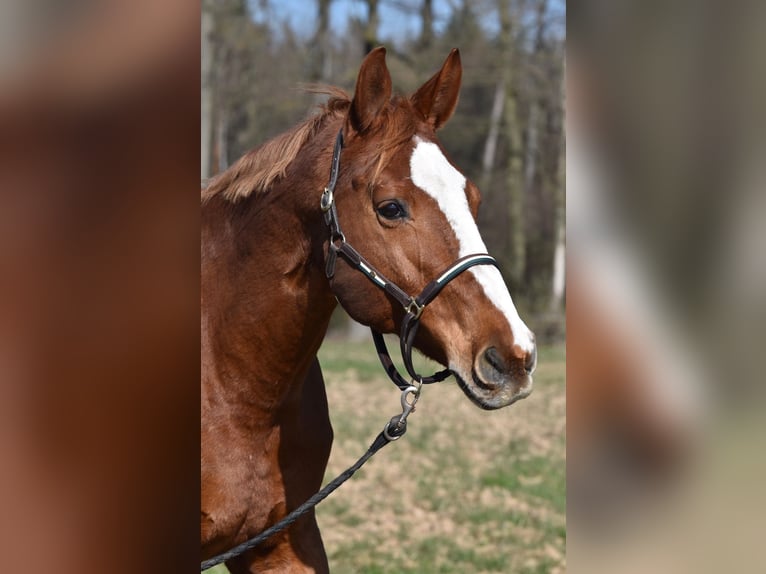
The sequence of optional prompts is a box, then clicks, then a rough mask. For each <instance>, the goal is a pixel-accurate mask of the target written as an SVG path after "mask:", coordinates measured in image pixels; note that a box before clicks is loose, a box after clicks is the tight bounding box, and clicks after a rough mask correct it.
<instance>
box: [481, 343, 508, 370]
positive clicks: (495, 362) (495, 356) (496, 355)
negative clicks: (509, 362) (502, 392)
mask: <svg viewBox="0 0 766 574" xmlns="http://www.w3.org/2000/svg"><path fill="white" fill-rule="evenodd" d="M484 359H485V360H486V361H487V362H488V363H489V364H490V365H491V366H492V368H493V369H495V370H496V371H497V372H499V373H505V372H507V371H508V367H507V366H506V364H505V361H503V357H502V356H501V355H500V352H499V351H498V350H497V349H496V348H495V347H489V348H488V349H487V350H486V351H484Z"/></svg>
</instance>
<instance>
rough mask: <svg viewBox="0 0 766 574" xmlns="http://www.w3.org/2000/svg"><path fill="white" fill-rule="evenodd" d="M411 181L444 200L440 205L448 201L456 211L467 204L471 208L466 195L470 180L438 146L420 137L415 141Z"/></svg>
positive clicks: (412, 154)
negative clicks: (456, 208)
mask: <svg viewBox="0 0 766 574" xmlns="http://www.w3.org/2000/svg"><path fill="white" fill-rule="evenodd" d="M410 177H411V179H412V183H414V184H415V185H416V186H417V187H419V188H420V189H422V190H423V191H425V192H426V193H428V194H429V195H431V196H434V198H435V199H437V200H440V201H439V203H442V202H445V201H446V202H448V203H450V204H453V207H458V205H459V206H460V207H463V203H465V207H467V206H468V205H467V200H466V195H465V186H466V182H467V179H466V177H465V176H464V175H463V174H462V173H461V172H460V171H459V170H458V169H457V168H456V167H455V166H454V165H452V164H451V163H450V161H449V160H448V159H447V157H446V156H445V155H444V152H442V149H441V147H440V146H439V144H437V143H436V142H434V141H430V140H428V139H425V138H422V137H420V136H415V137H414V138H413V147H412V151H411V154H410ZM455 203H457V204H458V205H454V204H455Z"/></svg>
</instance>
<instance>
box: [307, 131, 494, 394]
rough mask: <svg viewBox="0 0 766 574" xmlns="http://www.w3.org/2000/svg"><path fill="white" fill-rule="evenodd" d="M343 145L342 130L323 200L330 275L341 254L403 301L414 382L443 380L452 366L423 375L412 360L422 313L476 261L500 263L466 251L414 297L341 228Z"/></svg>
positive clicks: (383, 355) (404, 346) (381, 349)
mask: <svg viewBox="0 0 766 574" xmlns="http://www.w3.org/2000/svg"><path fill="white" fill-rule="evenodd" d="M342 149H343V130H341V131H339V132H338V137H337V138H336V140H335V147H334V148H333V153H332V166H331V168H330V181H329V183H328V184H327V187H325V188H324V192H323V193H322V198H321V201H320V206H321V208H322V211H323V212H324V220H325V223H326V224H327V227H328V228H329V230H330V244H329V247H328V250H327V260H326V267H325V273H326V275H327V278H328V279H332V277H333V276H334V275H335V264H336V262H337V259H338V255H342V256H343V257H344V258H345V259H346V261H347V262H348V263H349V265H351V266H352V267H353V268H354V269H357V270H358V271H361V272H362V274H364V276H365V277H367V279H369V280H370V281H372V283H373V284H375V285H376V286H377V287H378V288H380V289H382V290H384V291H385V292H386V293H388V295H390V296H391V297H393V298H394V299H395V300H396V301H397V302H398V303H399V304H400V305H402V307H403V308H404V310H405V312H406V313H405V315H404V319H403V320H402V325H401V330H400V333H399V343H400V348H401V353H402V360H403V362H404V366H405V368H406V369H407V372H408V373H409V375H410V376H411V377H412V379H413V382H417V383H418V384H420V383H425V384H428V383H435V382H438V381H443V380H444V379H446V378H447V377H448V376H449V375H450V374H451V372H450V371H449V369H445V370H443V371H439V372H438V373H434V374H433V375H431V376H429V377H423V376H421V375H420V374H419V373H417V372H416V371H415V368H414V366H413V364H412V348H413V343H414V341H415V335H416V333H417V331H418V327H419V325H420V316H421V314H422V313H423V310H424V309H425V307H426V306H427V305H428V304H429V303H430V302H431V301H433V300H434V299H435V298H436V296H437V295H438V294H439V293H440V292H441V290H442V289H444V287H445V286H446V285H447V284H448V283H449V282H450V281H452V280H453V279H455V278H456V277H457V276H458V275H460V274H461V273H462V272H463V271H465V270H466V269H469V268H471V267H473V266H474V265H494V266H495V267H498V265H497V261H495V258H494V257H492V256H491V255H488V254H486V253H479V254H475V255H467V256H466V257H462V258H461V259H458V260H457V261H455V262H454V263H453V264H452V265H450V266H449V267H448V268H447V269H446V270H445V271H444V272H443V273H442V274H441V275H439V277H437V278H436V279H434V280H433V281H431V282H430V283H429V284H428V285H426V286H425V288H424V289H423V290H422V291H421V292H420V294H419V295H417V296H414V297H413V296H411V295H408V294H407V293H406V292H405V291H404V290H403V289H401V288H400V287H399V286H398V285H396V284H395V283H393V282H392V281H389V280H388V279H387V278H386V277H385V276H384V275H383V274H382V273H380V272H379V271H378V270H377V269H376V268H375V267H374V266H373V265H372V264H371V263H370V262H369V261H367V260H366V259H365V258H364V257H362V256H361V255H360V253H359V252H358V251H357V250H356V249H354V248H353V247H352V246H351V245H350V244H349V243H348V242H347V241H346V237H345V236H344V235H343V231H341V228H340V222H339V221H338V212H337V209H336V207H335V197H334V194H335V185H336V184H337V182H338V172H339V170H340V154H341V150H342ZM370 330H371V331H372V337H373V340H374V341H375V348H376V349H377V351H378V356H379V357H380V361H381V363H382V364H383V367H384V368H385V370H386V373H387V374H388V376H389V377H390V378H391V380H392V381H393V382H394V384H395V385H396V386H397V387H399V388H400V389H402V390H405V389H407V388H408V387H410V383H408V382H407V381H406V379H405V378H404V377H403V376H402V375H401V373H399V371H398V370H397V369H396V366H395V365H394V362H393V361H392V360H391V356H390V355H389V353H388V348H387V347H386V343H385V341H384V340H383V335H381V334H380V333H379V332H378V331H376V330H375V329H373V328H370Z"/></svg>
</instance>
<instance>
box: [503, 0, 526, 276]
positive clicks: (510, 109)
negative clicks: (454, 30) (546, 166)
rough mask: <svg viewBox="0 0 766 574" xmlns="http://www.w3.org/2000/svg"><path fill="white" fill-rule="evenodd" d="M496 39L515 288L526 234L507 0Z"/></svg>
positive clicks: (523, 262)
mask: <svg viewBox="0 0 766 574" xmlns="http://www.w3.org/2000/svg"><path fill="white" fill-rule="evenodd" d="M499 9H500V10H499V11H500V42H501V49H502V55H501V58H502V62H503V66H504V67H505V73H506V74H507V78H508V83H507V86H506V90H505V105H504V108H505V114H504V116H505V117H504V119H505V133H506V139H507V141H508V168H507V172H506V174H507V175H506V185H507V188H508V233H509V235H508V245H509V249H508V256H507V266H506V269H507V273H508V279H509V281H510V283H511V288H512V289H519V288H521V286H522V283H523V280H524V270H525V267H526V233H525V229H524V189H523V184H524V179H523V178H524V174H523V165H522V149H521V148H522V142H521V127H520V125H519V121H518V112H517V105H518V101H517V94H516V91H515V89H514V70H513V47H514V29H513V21H512V17H511V0H500V2H499Z"/></svg>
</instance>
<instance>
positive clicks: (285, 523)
mask: <svg viewBox="0 0 766 574" xmlns="http://www.w3.org/2000/svg"><path fill="white" fill-rule="evenodd" d="M420 387H421V384H417V385H410V386H409V387H407V388H406V389H404V390H403V391H402V394H401V404H402V412H401V413H400V414H398V415H394V416H393V417H391V420H389V421H388V422H387V423H386V426H385V427H383V430H382V431H381V432H380V433H378V436H377V437H375V440H374V441H373V442H372V444H371V445H370V448H368V449H367V452H365V453H364V454H363V455H362V456H361V458H359V460H357V461H356V462H355V463H354V464H352V465H351V466H350V467H348V468H347V469H346V470H344V471H343V472H342V473H340V474H339V475H338V476H336V477H335V478H334V479H333V480H332V481H330V482H328V483H327V485H326V486H325V487H324V488H323V489H322V490H320V491H319V492H317V493H316V494H314V495H313V496H312V497H311V498H309V499H308V500H307V501H306V502H304V503H303V504H301V505H300V506H299V507H297V508H296V509H295V510H293V511H292V512H291V513H290V514H288V515H287V516H285V517H284V518H283V519H282V520H280V521H279V522H277V523H276V524H274V525H272V526H270V527H269V528H267V529H266V530H264V531H263V532H261V533H260V534H258V535H257V536H255V537H253V538H250V539H249V540H247V541H245V542H243V543H241V544H239V545H237V546H235V547H234V548H232V549H231V550H227V551H226V552H222V553H221V554H218V555H217V556H214V557H213V558H210V559H208V560H205V561H203V562H202V567H201V570H207V569H208V568H212V567H213V566H216V565H218V564H221V563H222V562H226V561H227V560H231V559H232V558H236V557H237V556H239V555H241V554H243V553H244V552H247V551H248V550H250V549H252V548H255V547H256V546H258V545H259V544H261V543H262V542H264V541H265V540H267V539H269V538H271V537H272V536H274V535H275V534H277V533H278V532H281V531H282V530H284V529H286V528H287V527H289V526H290V525H291V524H293V523H294V522H295V521H296V520H298V519H299V518H300V517H301V516H303V515H304V514H306V513H307V512H309V511H310V510H311V509H312V508H314V507H315V506H316V505H317V504H319V503H320V502H322V501H323V500H324V499H325V498H327V497H328V496H329V495H330V494H332V493H333V492H334V491H335V490H336V489H337V488H338V487H339V486H340V485H341V484H343V483H344V482H346V481H347V480H348V479H349V478H351V477H352V476H353V475H354V473H355V472H356V471H357V470H359V469H360V468H362V466H363V465H364V463H366V462H367V461H368V460H369V459H370V458H372V456H373V455H374V454H375V453H376V452H378V451H379V450H380V449H382V448H383V447H384V446H386V445H387V444H388V443H390V442H394V441H395V440H398V439H400V438H401V437H402V436H403V435H404V433H405V432H407V417H409V416H410V413H412V412H413V411H414V410H415V405H416V404H417V402H418V399H419V398H420Z"/></svg>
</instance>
